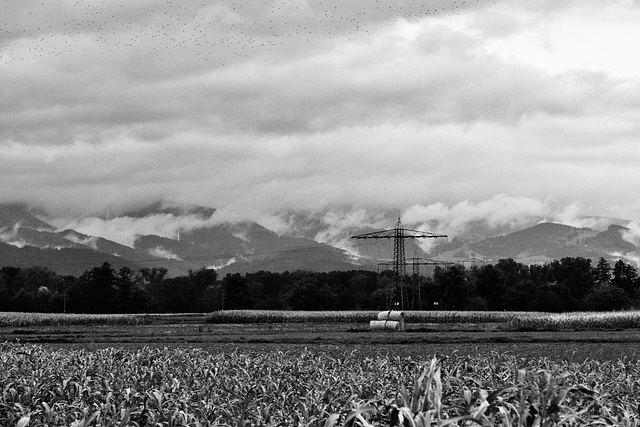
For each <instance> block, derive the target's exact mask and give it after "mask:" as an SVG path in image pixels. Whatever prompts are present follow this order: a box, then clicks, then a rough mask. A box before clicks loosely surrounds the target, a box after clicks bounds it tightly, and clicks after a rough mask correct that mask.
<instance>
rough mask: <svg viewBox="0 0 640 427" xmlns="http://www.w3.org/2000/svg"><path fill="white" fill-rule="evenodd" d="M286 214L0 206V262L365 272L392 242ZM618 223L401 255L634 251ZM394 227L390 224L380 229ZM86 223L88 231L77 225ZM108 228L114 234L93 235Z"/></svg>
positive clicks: (525, 258) (463, 239)
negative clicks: (223, 217)
mask: <svg viewBox="0 0 640 427" xmlns="http://www.w3.org/2000/svg"><path fill="white" fill-rule="evenodd" d="M286 218H287V221H288V228H287V231H285V232H283V231H280V233H276V232H274V231H272V230H269V229H267V228H265V227H263V226H262V225H260V224H258V223H256V222H250V221H243V222H233V223H232V222H220V221H218V220H217V219H216V210H215V209H212V208H206V207H202V206H185V205H179V204H170V203H163V202H158V203H154V204H152V205H149V206H146V207H144V208H142V209H139V210H136V211H130V212H125V213H122V214H120V215H118V216H117V217H116V218H102V219H100V218H92V219H87V220H84V221H75V222H74V221H70V222H69V223H70V224H71V225H72V226H70V227H66V226H61V225H60V224H66V223H64V222H62V221H60V220H59V219H51V218H48V216H47V215H46V214H45V213H44V212H40V211H36V210H34V209H31V208H29V207H28V206H26V205H22V204H4V205H0V267H1V266H22V267H28V266H32V265H39V266H45V267H48V268H50V269H51V270H53V271H55V272H56V273H58V274H61V275H67V274H69V275H74V276H78V275H80V274H82V272H84V271H85V270H88V269H91V268H92V267H94V266H98V265H101V264H102V263H103V262H109V263H110V264H111V265H112V266H113V267H114V268H116V269H119V268H121V267H123V266H129V267H130V268H132V269H134V270H136V269H140V268H143V267H165V268H167V269H168V270H169V274H170V275H172V276H176V275H184V274H187V273H188V271H189V270H196V269H199V268H202V267H207V268H216V269H218V270H219V273H220V274H221V275H224V274H226V273H235V272H239V273H243V274H244V273H248V272H254V271H260V270H265V271H273V272H282V271H287V270H288V271H294V270H311V271H335V270H352V269H366V270H375V269H379V267H378V264H379V262H381V260H390V258H392V253H393V241H392V239H381V240H380V241H373V240H369V241H356V240H353V239H350V238H349V237H350V236H352V235H354V234H360V233H365V232H371V231H374V230H375V228H374V227H372V226H370V225H366V224H363V225H362V226H351V227H344V228H343V229H339V230H336V229H335V227H333V226H330V225H329V224H327V223H325V222H323V221H321V220H319V219H318V217H316V216H313V215H305V214H300V213H288V214H287V215H286ZM621 224H624V221H621V220H612V221H611V225H609V227H608V228H606V229H603V230H594V229H591V228H577V227H572V226H569V225H564V224H557V223H549V222H540V220H539V219H535V218H532V219H531V224H530V225H528V226H526V227H525V228H523V229H520V230H515V231H513V230H508V229H507V230H506V231H507V232H505V229H502V230H498V229H495V228H494V229H491V230H489V229H487V228H486V226H485V225H482V224H479V225H478V226H477V227H471V228H470V229H469V230H467V231H466V232H465V233H464V235H460V236H449V239H448V241H444V240H443V241H442V242H441V243H438V244H437V245H434V246H433V247H432V248H431V249H430V250H429V251H428V252H425V251H424V250H423V249H422V248H421V247H419V246H417V245H415V244H413V242H411V241H407V244H406V248H405V256H406V257H407V258H421V259H425V258H428V259H432V260H433V259H435V260H437V261H447V262H454V263H462V264H478V263H495V262H497V261H498V260H499V259H501V258H513V259H515V260H516V261H518V262H522V263H526V264H532V263H541V262H546V261H550V260H553V259H560V258H563V257H585V258H591V259H593V260H594V261H597V259H599V258H600V257H604V258H606V259H609V260H615V259H625V260H627V261H628V260H634V259H637V255H638V254H639V253H640V250H639V248H638V247H637V246H636V245H635V244H634V243H632V241H633V239H631V238H629V236H628V234H629V229H628V228H626V227H625V226H624V225H621ZM394 225H395V224H394V223H393V222H390V224H389V227H388V228H393V227H394ZM93 229H95V230H96V231H95V234H93V233H89V232H87V230H93ZM81 230H82V231H81ZM492 232H493V233H495V234H494V235H489V233H492ZM108 234H113V235H114V236H119V237H118V238H107V237H101V236H106V235H108ZM439 240H441V239H439ZM382 262H384V261H382Z"/></svg>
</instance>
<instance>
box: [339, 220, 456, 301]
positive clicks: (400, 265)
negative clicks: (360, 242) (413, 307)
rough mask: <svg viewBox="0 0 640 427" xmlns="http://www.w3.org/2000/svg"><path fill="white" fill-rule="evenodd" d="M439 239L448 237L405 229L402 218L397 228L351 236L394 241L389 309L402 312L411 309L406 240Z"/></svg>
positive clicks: (353, 237)
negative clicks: (408, 290) (407, 277)
mask: <svg viewBox="0 0 640 427" xmlns="http://www.w3.org/2000/svg"><path fill="white" fill-rule="evenodd" d="M439 237H447V235H446V234H437V233H432V232H430V231H421V230H411V229H407V228H404V227H403V226H402V223H401V222H400V218H398V222H397V223H396V226H395V228H391V229H389V230H381V231H374V232H372V233H364V234H358V235H356V236H351V238H352V239H393V261H392V263H391V265H392V266H393V273H394V274H393V289H392V291H391V299H390V307H387V308H388V309H389V310H391V309H395V308H399V309H400V310H407V309H409V295H408V292H407V289H406V286H405V281H406V280H405V276H406V274H407V271H406V270H407V262H406V259H405V251H404V241H405V240H406V239H435V238H439Z"/></svg>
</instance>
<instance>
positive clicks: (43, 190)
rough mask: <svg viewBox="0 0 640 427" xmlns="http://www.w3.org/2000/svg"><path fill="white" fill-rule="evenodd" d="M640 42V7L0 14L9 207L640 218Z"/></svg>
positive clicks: (122, 0)
mask: <svg viewBox="0 0 640 427" xmlns="http://www.w3.org/2000/svg"><path fill="white" fill-rule="evenodd" d="M639 24H640V3H638V2H633V1H603V0H580V1H577V0H576V1H570V0H568V1H562V0H549V1H544V0H534V1H532V0H526V1H524V0H523V1H518V0H509V1H500V0H498V1H486V0H470V1H455V2H451V1H440V0H437V1H433V2H425V1H422V0H416V1H412V0H407V1H400V0H398V1H397V2H392V1H387V0H366V1H365V0H350V1H344V0H277V1H272V0H264V1H258V2H247V1H243V0H236V1H232V0H228V1H227V0H225V1H215V2H212V1H207V0H198V1H192V0H171V1H169V0H136V1H130V0H55V1H54V0H37V1H33V0H19V1H18V0H7V1H3V2H1V3H0V179H1V182H2V185H0V202H16V201H26V202H29V203H33V204H36V205H38V206H41V207H44V208H46V209H49V210H50V211H52V212H54V213H55V214H58V215H67V216H71V215H86V214H92V215H104V212H105V211H107V210H108V209H110V210H111V212H117V211H118V210H122V209H124V208H125V207H128V206H131V205H132V204H138V205H139V204H142V203H145V202H147V201H151V200H154V199H158V198H163V199H167V200H174V201H178V202H189V203H194V204H201V205H205V206H210V207H215V208H220V209H221V210H222V211H224V212H226V213H227V215H229V216H234V215H237V216H238V218H240V217H243V216H244V217H252V216H253V217H256V218H257V217H259V216H260V215H263V214H264V213H265V212H266V213H275V212H281V211H284V210H298V209H302V210H310V211H313V210H316V209H318V210H327V209H329V210H331V209H333V208H336V207H339V208H341V209H347V210H348V209H351V208H353V209H354V210H358V209H360V210H366V211H377V210H387V211H398V212H402V213H403V215H405V216H406V218H407V219H408V220H409V219H410V220H412V221H414V222H420V221H428V220H429V219H431V218H434V217H435V218H438V217H439V216H445V215H448V216H451V215H454V214H455V215H460V216H464V215H466V217H474V215H475V216H486V217H490V218H493V219H494V220H495V221H501V220H502V219H504V218H505V217H509V218H508V219H513V218H518V217H521V216H524V215H530V214H534V215H555V216H556V217H562V215H565V216H567V217H573V216H576V215H580V214H585V215H609V216H617V217H622V218H627V219H634V218H636V217H638V213H640V191H639V190H640V145H639V142H640V141H639V139H640V127H639V125H640V55H639V54H638V52H640V25H639ZM353 218H356V219H357V216H356V217H352V219H353ZM508 219H505V220H508Z"/></svg>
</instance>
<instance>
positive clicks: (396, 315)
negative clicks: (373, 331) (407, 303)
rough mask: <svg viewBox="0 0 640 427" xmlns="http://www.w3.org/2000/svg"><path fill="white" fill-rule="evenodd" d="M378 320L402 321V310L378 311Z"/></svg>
mask: <svg viewBox="0 0 640 427" xmlns="http://www.w3.org/2000/svg"><path fill="white" fill-rule="evenodd" d="M378 320H395V321H396V322H400V321H403V322H404V312H403V311H393V310H389V311H381V312H380V313H378Z"/></svg>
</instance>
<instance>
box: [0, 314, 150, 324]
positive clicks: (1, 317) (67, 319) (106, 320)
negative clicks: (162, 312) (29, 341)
mask: <svg viewBox="0 0 640 427" xmlns="http://www.w3.org/2000/svg"><path fill="white" fill-rule="evenodd" d="M144 322H145V318H144V317H143V316H141V315H136V314H63V313H19V312H15V313H14V312H5V313H0V327H25V326H67V325H139V324H141V323H144Z"/></svg>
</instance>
